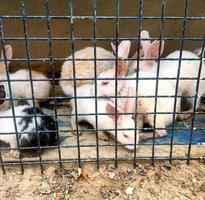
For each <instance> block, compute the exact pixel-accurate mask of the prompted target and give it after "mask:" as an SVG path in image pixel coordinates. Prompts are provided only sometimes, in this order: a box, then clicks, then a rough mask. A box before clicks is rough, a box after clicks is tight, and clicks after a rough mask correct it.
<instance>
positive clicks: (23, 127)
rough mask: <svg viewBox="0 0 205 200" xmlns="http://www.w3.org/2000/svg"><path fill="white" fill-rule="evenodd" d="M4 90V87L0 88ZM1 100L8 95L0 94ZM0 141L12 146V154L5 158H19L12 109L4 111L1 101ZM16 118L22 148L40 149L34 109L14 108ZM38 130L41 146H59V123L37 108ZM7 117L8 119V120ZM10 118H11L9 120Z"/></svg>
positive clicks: (26, 107) (25, 107)
mask: <svg viewBox="0 0 205 200" xmlns="http://www.w3.org/2000/svg"><path fill="white" fill-rule="evenodd" d="M0 88H1V89H3V86H2V85H1V86H0ZM0 94H1V96H0V98H5V97H6V93H2V92H1V93H0ZM0 102H1V103H0V141H1V143H6V144H9V145H10V148H12V150H10V152H8V153H7V154H6V155H5V156H7V157H14V158H16V157H18V155H19V152H18V151H17V150H15V149H17V140H16V134H15V125H14V120H13V118H12V116H13V115H12V109H9V110H6V111H5V110H4V108H3V110H2V105H3V104H4V102H3V100H2V101H0ZM14 112H15V116H16V126H17V131H18V139H19V146H20V147H38V135H37V132H36V126H35V125H36V124H35V117H34V109H33V107H31V106H28V105H26V106H17V107H14ZM36 115H37V129H38V131H39V139H40V146H55V145H57V131H58V128H57V123H56V122H55V121H54V120H53V119H52V117H50V116H48V115H46V114H44V113H43V112H42V111H41V110H40V109H39V108H36ZM6 117H7V118H6ZM8 117H9V118H8ZM32 151H34V149H32Z"/></svg>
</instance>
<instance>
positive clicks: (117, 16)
mask: <svg viewBox="0 0 205 200" xmlns="http://www.w3.org/2000/svg"><path fill="white" fill-rule="evenodd" d="M115 12H116V20H115V21H116V27H115V32H116V35H115V37H116V38H115V42H116V57H115V167H117V166H118V153H117V149H118V148H117V147H118V146H117V106H118V103H117V100H118V96H117V95H118V92H117V88H118V76H117V66H118V44H119V14H120V2H119V0H116V1H115Z"/></svg>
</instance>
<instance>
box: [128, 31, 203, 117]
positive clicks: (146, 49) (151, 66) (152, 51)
mask: <svg viewBox="0 0 205 200" xmlns="http://www.w3.org/2000/svg"><path fill="white" fill-rule="evenodd" d="M141 38H142V39H150V37H149V33H148V31H142V32H141ZM141 45H142V49H141V50H140V57H141V58H143V59H155V60H156V59H157V58H158V56H159V47H160V41H157V40H155V41H153V42H151V41H150V40H149V41H148V40H146V41H144V40H142V41H141ZM163 49H164V41H162V42H161V52H160V55H161V54H162V52H163ZM198 53H199V51H198ZM179 58H180V51H175V52H173V53H171V54H169V55H168V56H167V57H166V59H170V60H161V61H160V70H159V77H164V78H175V79H176V78H177V73H178V69H179V64H180V63H179V62H180V61H179ZM181 58H182V60H181V65H180V75H179V78H180V79H181V80H179V86H178V90H180V92H181V94H182V95H186V96H195V95H196V83H197V78H198V71H199V66H200V58H199V57H198V56H197V55H196V54H194V53H192V52H190V51H185V50H183V51H182V56H181ZM171 59H175V60H171ZM176 59H178V60H176ZM183 59H185V60H183ZM186 59H187V60H186ZM189 59H194V60H189ZM155 60H152V61H151V60H142V61H140V63H139V70H140V71H145V72H151V73H153V74H155V76H156V73H157V67H158V63H157V62H156V61H155ZM136 67H137V63H136V62H134V63H133V64H132V66H131V67H130V68H135V69H136ZM204 77H205V64H204V63H202V68H201V76H200V79H201V78H204ZM190 78H194V80H191V79H190ZM172 83H173V84H174V85H175V86H176V80H172ZM204 93H205V81H204V80H201V81H200V84H199V90H198V98H197V104H196V109H198V108H199V105H200V97H201V96H202V95H203V94H204ZM187 100H188V102H190V104H191V108H190V110H187V111H185V112H184V113H183V114H179V115H178V118H179V119H181V120H184V119H187V118H189V117H190V116H191V115H190V114H188V113H190V112H193V103H194V97H193V98H187Z"/></svg>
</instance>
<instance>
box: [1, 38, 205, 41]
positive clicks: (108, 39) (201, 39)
mask: <svg viewBox="0 0 205 200" xmlns="http://www.w3.org/2000/svg"><path fill="white" fill-rule="evenodd" d="M50 39H51V40H53V41H54V40H60V41H65V40H66V41H67V40H68V41H69V40H75V41H78V40H85V41H93V38H90V37H75V38H70V37H51V38H50ZM158 39H159V38H157V37H152V38H150V39H149V40H158ZM162 39H163V40H167V41H173V40H176V41H177V40H182V38H180V37H163V38H162ZM4 40H23V41H24V37H5V38H4ZM27 40H34V41H39V40H40V41H44V40H45V41H47V40H49V38H47V37H28V38H27ZM96 40H99V41H100V40H102V41H114V40H115V37H96ZM122 40H137V41H138V38H137V37H119V41H122ZM141 40H146V39H141ZM183 40H185V41H186V40H187V41H203V38H197V37H184V38H183Z"/></svg>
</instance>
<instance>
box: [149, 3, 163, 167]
mask: <svg viewBox="0 0 205 200" xmlns="http://www.w3.org/2000/svg"><path fill="white" fill-rule="evenodd" d="M165 11H166V0H162V14H161V23H160V37H159V40H160V45H159V55H158V59H157V76H156V89H155V102H154V103H155V107H154V127H153V129H154V132H153V144H152V165H154V161H155V157H154V155H155V133H156V114H157V94H158V85H159V84H158V83H159V71H160V60H161V55H160V52H161V44H162V38H163V29H164V15H165Z"/></svg>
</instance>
